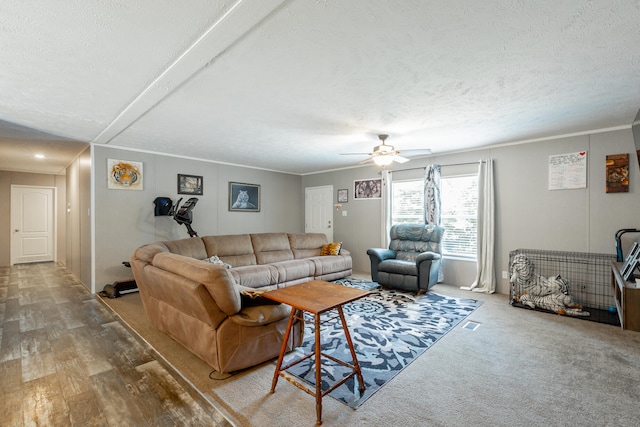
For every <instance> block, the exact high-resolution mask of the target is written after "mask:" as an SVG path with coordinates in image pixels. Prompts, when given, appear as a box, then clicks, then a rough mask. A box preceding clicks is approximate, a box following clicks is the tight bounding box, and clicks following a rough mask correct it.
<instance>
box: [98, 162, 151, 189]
mask: <svg viewBox="0 0 640 427" xmlns="http://www.w3.org/2000/svg"><path fill="white" fill-rule="evenodd" d="M142 178H143V174H142V162H132V161H129V160H116V159H107V188H109V189H113V190H142V189H143V186H142Z"/></svg>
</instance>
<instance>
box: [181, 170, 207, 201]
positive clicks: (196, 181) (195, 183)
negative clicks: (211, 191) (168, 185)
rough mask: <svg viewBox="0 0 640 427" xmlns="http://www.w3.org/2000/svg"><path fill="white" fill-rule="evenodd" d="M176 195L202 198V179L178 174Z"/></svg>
mask: <svg viewBox="0 0 640 427" xmlns="http://www.w3.org/2000/svg"><path fill="white" fill-rule="evenodd" d="M178 194H192V195H194V196H202V177H201V176H196V175H181V174H178Z"/></svg>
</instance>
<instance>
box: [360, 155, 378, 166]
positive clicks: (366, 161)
mask: <svg viewBox="0 0 640 427" xmlns="http://www.w3.org/2000/svg"><path fill="white" fill-rule="evenodd" d="M374 157H375V156H371V157H368V158H366V159H364V160H363V161H361V162H358V164H359V165H363V164H365V163H369V162H370V161H372V160H373V158H374Z"/></svg>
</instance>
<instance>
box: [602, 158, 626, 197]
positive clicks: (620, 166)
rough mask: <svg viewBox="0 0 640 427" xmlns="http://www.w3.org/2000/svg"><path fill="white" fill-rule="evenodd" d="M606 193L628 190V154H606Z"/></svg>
mask: <svg viewBox="0 0 640 427" xmlns="http://www.w3.org/2000/svg"><path fill="white" fill-rule="evenodd" d="M606 165H607V182H606V184H607V186H606V192H607V193H628V192H629V154H628V153H625V154H611V155H608V156H607V163H606Z"/></svg>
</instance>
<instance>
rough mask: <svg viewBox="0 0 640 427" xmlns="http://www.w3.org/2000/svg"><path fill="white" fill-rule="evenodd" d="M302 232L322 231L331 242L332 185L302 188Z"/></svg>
mask: <svg viewBox="0 0 640 427" xmlns="http://www.w3.org/2000/svg"><path fill="white" fill-rule="evenodd" d="M304 200H305V208H304V232H305V233H324V234H326V236H327V241H328V242H333V185H325V186H322V187H307V188H305V189H304Z"/></svg>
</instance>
